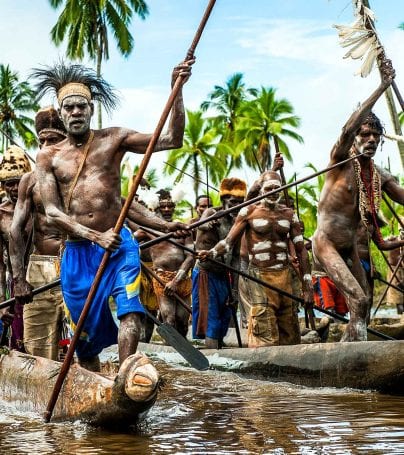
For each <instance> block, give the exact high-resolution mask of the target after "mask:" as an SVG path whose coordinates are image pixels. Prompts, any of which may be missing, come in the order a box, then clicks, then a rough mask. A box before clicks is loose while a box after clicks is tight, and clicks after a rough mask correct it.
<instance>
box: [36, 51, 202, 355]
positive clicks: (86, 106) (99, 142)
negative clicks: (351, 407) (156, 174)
mask: <svg viewBox="0 0 404 455" xmlns="http://www.w3.org/2000/svg"><path fill="white" fill-rule="evenodd" d="M193 63H194V60H189V61H188V62H184V63H182V64H180V65H178V66H177V67H176V68H175V69H174V72H173V76H172V83H173V82H174V81H175V80H176V78H177V77H178V76H181V77H183V78H184V80H185V81H186V80H187V79H188V78H189V76H190V72H191V71H190V66H191V65H192V64H193ZM93 112H94V106H93V103H91V102H88V100H87V99H86V98H85V97H83V96H69V97H67V98H65V99H64V100H63V101H62V104H61V106H60V116H61V118H62V121H63V123H64V125H65V128H66V131H67V133H68V136H67V138H66V140H64V141H62V142H61V143H59V144H57V145H54V146H51V147H46V148H44V149H42V150H41V152H40V153H39V154H38V157H37V175H38V182H39V191H40V194H41V198H42V201H43V204H44V207H45V212H46V216H47V218H48V220H49V222H50V223H52V224H54V225H55V226H56V227H57V228H58V229H60V230H61V231H62V232H65V233H66V234H67V235H68V237H69V238H70V239H87V240H90V241H92V242H95V243H97V244H98V245H100V246H101V247H102V248H105V249H106V250H108V251H114V250H116V249H117V248H118V247H119V245H120V241H121V239H120V236H119V234H117V233H114V232H113V226H114V225H115V223H116V220H117V219H118V216H119V213H120V211H121V208H122V206H121V196H120V164H121V161H122V158H123V156H124V154H125V153H126V152H133V153H140V154H143V153H145V151H146V148H147V145H148V144H149V142H150V139H151V137H152V135H151V134H143V133H139V132H137V131H133V130H129V129H126V128H118V127H117V128H105V129H102V130H95V131H94V139H93V142H92V144H91V148H90V152H89V154H88V157H87V159H86V162H85V165H84V167H83V169H82V172H81V174H80V176H79V178H78V181H77V185H76V186H75V189H74V191H73V195H72V199H71V203H70V207H69V210H67V208H66V207H65V204H66V200H67V197H68V193H69V190H70V187H71V185H72V182H73V180H74V177H75V176H76V173H77V170H78V167H79V164H80V162H82V160H83V152H84V150H83V149H84V147H85V144H86V142H87V140H88V139H89V137H90V120H91V116H92V115H93ZM184 125H185V113H184V106H183V100H182V91H181V90H180V91H179V93H178V95H177V97H176V99H175V101H174V104H173V107H172V110H171V117H170V121H169V126H168V130H167V132H166V133H165V134H162V135H161V136H160V138H159V140H158V141H157V144H156V147H155V151H159V150H169V149H174V148H179V147H181V146H182V139H183V134H184ZM140 328H141V318H140V316H139V315H138V314H136V313H128V314H126V315H125V316H123V317H122V319H121V321H120V327H119V335H118V345H119V359H120V362H123V360H125V359H126V358H127V357H128V356H129V355H131V354H133V353H135V352H136V349H137V344H138V340H139V334H140Z"/></svg>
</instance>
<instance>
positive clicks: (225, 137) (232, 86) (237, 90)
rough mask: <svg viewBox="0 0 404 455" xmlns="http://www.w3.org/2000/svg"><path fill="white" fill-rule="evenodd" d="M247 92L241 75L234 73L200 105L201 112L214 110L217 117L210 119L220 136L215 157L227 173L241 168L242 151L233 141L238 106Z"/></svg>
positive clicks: (217, 86) (216, 87) (216, 86)
mask: <svg viewBox="0 0 404 455" xmlns="http://www.w3.org/2000/svg"><path fill="white" fill-rule="evenodd" d="M246 96H247V92H246V88H245V83H244V81H243V74H242V73H234V74H233V75H232V76H230V77H229V78H228V79H227V81H226V83H225V86H224V87H222V86H220V85H215V87H214V89H213V91H212V92H211V93H209V95H208V100H207V101H204V102H203V103H202V104H201V109H202V111H204V112H205V111H207V110H208V109H214V110H215V111H216V112H218V115H216V116H215V117H212V119H211V120H212V123H213V125H214V126H215V128H217V130H218V134H220V135H221V139H220V142H219V144H218V147H217V150H216V155H217V157H218V158H219V159H220V160H224V161H225V162H226V163H227V168H228V171H229V172H230V170H231V169H232V168H236V169H239V168H241V166H242V158H241V156H242V151H243V150H242V149H240V147H238V143H237V142H236V141H235V135H234V133H235V129H236V128H237V117H238V114H239V110H240V106H241V105H242V102H243V101H244V100H245V99H246Z"/></svg>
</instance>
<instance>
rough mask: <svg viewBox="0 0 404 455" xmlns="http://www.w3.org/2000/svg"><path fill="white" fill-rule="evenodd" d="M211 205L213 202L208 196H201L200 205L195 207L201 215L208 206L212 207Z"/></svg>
mask: <svg viewBox="0 0 404 455" xmlns="http://www.w3.org/2000/svg"><path fill="white" fill-rule="evenodd" d="M211 206H212V204H211V202H210V199H209V198H207V197H201V198H200V199H199V200H198V205H197V206H196V207H195V209H196V213H197V214H198V215H199V216H202V213H203V212H204V211H205V210H206V209H207V208H208V207H211Z"/></svg>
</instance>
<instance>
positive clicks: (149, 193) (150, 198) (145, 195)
mask: <svg viewBox="0 0 404 455" xmlns="http://www.w3.org/2000/svg"><path fill="white" fill-rule="evenodd" d="M138 194H139V201H143V202H144V203H145V204H146V207H147V208H148V209H150V210H156V208H157V207H158V206H159V204H160V200H159V195H158V194H157V193H156V192H155V191H154V190H148V189H141V190H139V191H138Z"/></svg>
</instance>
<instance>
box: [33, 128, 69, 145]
mask: <svg viewBox="0 0 404 455" xmlns="http://www.w3.org/2000/svg"><path fill="white" fill-rule="evenodd" d="M63 139H65V136H63V134H58V133H56V132H55V131H41V132H40V133H39V134H38V141H39V148H42V147H48V146H49V145H55V144H57V143H59V142H61V141H63Z"/></svg>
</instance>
